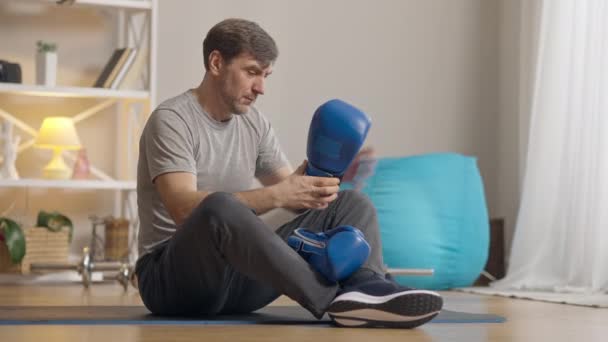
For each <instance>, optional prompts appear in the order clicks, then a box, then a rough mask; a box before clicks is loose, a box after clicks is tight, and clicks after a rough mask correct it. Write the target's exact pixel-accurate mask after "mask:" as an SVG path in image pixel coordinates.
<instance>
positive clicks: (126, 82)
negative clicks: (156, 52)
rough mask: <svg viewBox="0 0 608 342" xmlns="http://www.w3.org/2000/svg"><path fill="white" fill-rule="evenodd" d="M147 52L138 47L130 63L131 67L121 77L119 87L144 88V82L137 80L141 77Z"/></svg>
mask: <svg viewBox="0 0 608 342" xmlns="http://www.w3.org/2000/svg"><path fill="white" fill-rule="evenodd" d="M147 57H148V53H147V50H146V49H139V50H138V51H137V54H136V56H135V60H134V61H133V63H132V64H131V67H130V68H129V70H128V71H127V73H126V75H125V76H124V78H123V79H122V82H121V83H120V85H119V88H120V89H125V90H126V89H136V88H146V85H145V84H141V83H140V84H138V83H137V82H138V81H139V80H141V79H142V76H143V74H144V73H143V71H144V68H145V66H146V61H147Z"/></svg>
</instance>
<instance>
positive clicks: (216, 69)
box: [209, 50, 224, 76]
mask: <svg viewBox="0 0 608 342" xmlns="http://www.w3.org/2000/svg"><path fill="white" fill-rule="evenodd" d="M223 67H224V59H223V58H222V54H221V53H220V52H219V51H217V50H213V51H211V53H210V54H209V72H210V73H211V74H213V75H215V76H217V75H219V74H220V70H221V69H222V68H223Z"/></svg>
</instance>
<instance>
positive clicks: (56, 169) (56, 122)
mask: <svg viewBox="0 0 608 342" xmlns="http://www.w3.org/2000/svg"><path fill="white" fill-rule="evenodd" d="M34 145H35V146H36V147H39V148H48V149H52V150H53V159H51V161H50V162H49V163H48V165H47V166H45V167H44V169H43V171H42V177H43V178H47V179H68V178H70V176H71V173H72V170H71V169H70V168H69V167H68V166H67V165H66V164H65V162H64V161H63V157H62V155H61V154H62V153H63V150H78V149H80V148H81V145H80V139H78V135H77V134H76V128H75V127H74V121H73V120H72V119H71V118H67V117H48V118H45V119H44V121H42V125H41V126H40V132H38V136H37V137H36V141H35V143H34Z"/></svg>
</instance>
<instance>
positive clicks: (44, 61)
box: [36, 51, 57, 87]
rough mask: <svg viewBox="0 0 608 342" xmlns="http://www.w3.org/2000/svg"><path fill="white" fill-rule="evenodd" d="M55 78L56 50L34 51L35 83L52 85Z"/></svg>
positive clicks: (54, 82)
mask: <svg viewBox="0 0 608 342" xmlns="http://www.w3.org/2000/svg"><path fill="white" fill-rule="evenodd" d="M56 80H57V52H48V51H46V52H38V53H36V84H39V85H45V86H47V87H54V86H55V84H56Z"/></svg>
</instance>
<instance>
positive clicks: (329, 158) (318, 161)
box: [306, 100, 371, 178]
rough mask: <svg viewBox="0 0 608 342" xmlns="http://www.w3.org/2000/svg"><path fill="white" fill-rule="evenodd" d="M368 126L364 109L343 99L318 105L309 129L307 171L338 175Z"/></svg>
mask: <svg viewBox="0 0 608 342" xmlns="http://www.w3.org/2000/svg"><path fill="white" fill-rule="evenodd" d="M370 126H371V119H370V118H369V117H368V116H367V115H366V114H365V113H363V112H362V111H360V110H359V109H357V108H355V107H353V106H351V105H350V104H348V103H346V102H344V101H341V100H331V101H328V102H326V103H324V104H323V105H321V106H320V107H319V108H318V109H317V110H316V111H315V114H314V115H313V117H312V121H311V123H310V129H309V130H308V145H307V150H306V155H307V157H308V165H307V167H306V174H307V175H309V176H321V177H340V178H341V177H342V175H343V174H344V172H345V171H346V169H347V168H348V165H349V164H350V163H351V162H352V161H353V159H354V158H355V156H356V155H357V152H359V150H360V149H361V146H363V142H364V141H365V138H366V137H367V132H368V131H369V128H370Z"/></svg>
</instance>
